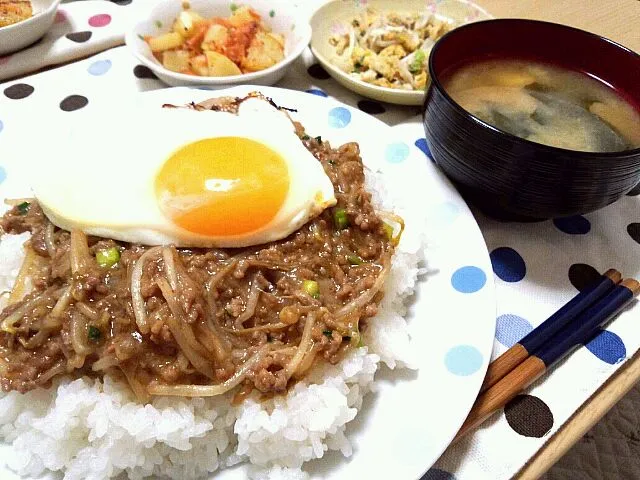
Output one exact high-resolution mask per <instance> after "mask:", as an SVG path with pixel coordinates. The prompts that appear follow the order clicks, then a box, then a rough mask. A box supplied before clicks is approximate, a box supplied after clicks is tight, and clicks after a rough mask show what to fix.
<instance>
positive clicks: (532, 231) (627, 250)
mask: <svg viewBox="0 0 640 480" xmlns="http://www.w3.org/2000/svg"><path fill="white" fill-rule="evenodd" d="M86 3H87V4H92V3H100V2H86ZM102 3H103V4H104V5H105V7H106V5H109V8H110V9H111V8H126V7H122V6H119V5H115V4H112V3H109V2H102ZM121 3H126V2H121ZM80 10H81V9H79V10H78V12H80ZM91 10H92V12H93V13H91V14H89V12H88V11H87V12H84V11H83V13H81V14H80V13H78V15H79V16H74V18H73V19H72V20H70V21H69V24H71V25H74V26H82V29H79V28H75V27H74V29H73V30H74V31H73V32H67V33H65V34H64V36H65V37H66V39H67V40H69V41H71V42H78V41H82V39H84V38H87V42H89V41H91V39H92V38H94V36H95V35H97V33H96V32H99V31H100V30H99V29H100V28H103V26H104V25H106V24H107V23H109V18H110V19H113V18H114V17H113V16H112V14H111V13H108V12H107V10H105V12H106V13H104V16H101V15H98V14H96V13H95V10H94V9H93V8H92V9H91ZM63 11H64V10H63ZM74 15H75V14H74ZM94 15H97V16H94ZM80 17H81V18H80ZM108 17H109V18H108ZM68 20H69V19H68V18H66V17H65V20H63V21H68ZM69 33H71V34H72V37H71V38H69V35H68V34H69ZM74 38H75V40H74ZM58 41H61V40H60V38H58V39H57V40H55V43H56V44H57V42H58ZM80 43H82V42H80ZM101 45H102V47H101V48H106V47H108V46H109V43H108V42H107V43H103V44H101ZM36 48H38V47H36ZM24 61H25V62H26V61H27V60H24ZM0 62H4V65H2V66H1V67H0V71H3V69H4V68H7V65H9V64H10V61H9V63H8V62H7V60H6V59H2V60H0ZM279 86H281V87H285V88H291V89H296V90H300V91H306V92H307V93H309V94H310V95H317V96H319V97H332V98H335V99H337V100H339V101H341V102H343V103H346V104H348V105H351V106H353V107H355V108H358V109H360V110H362V111H364V112H366V113H369V114H371V115H373V116H375V117H377V118H378V119H380V120H382V121H383V122H386V123H387V124H389V125H391V126H396V128H397V129H398V132H401V135H400V136H401V138H402V139H403V141H399V142H397V143H394V144H392V145H390V146H389V147H388V151H386V152H385V153H386V157H387V159H388V160H389V161H391V162H401V161H402V159H403V158H404V157H406V155H407V151H408V148H409V147H408V146H409V145H411V144H415V145H416V146H417V147H418V148H420V149H421V150H422V151H423V152H424V154H425V161H431V160H430V153H429V151H428V148H427V144H426V142H425V141H424V138H423V130H422V126H421V124H420V117H419V116H418V115H419V110H418V109H416V108H411V107H409V108H407V107H397V106H393V105H387V104H381V103H378V102H374V101H371V100H368V99H365V98H361V97H358V96H357V95H355V94H353V93H351V92H350V91H348V90H345V89H344V88H342V87H341V86H339V85H338V84H337V83H335V82H334V81H333V80H331V79H330V78H329V76H328V74H327V73H326V72H325V71H324V70H323V69H322V68H321V67H320V66H319V65H318V64H316V63H315V62H314V59H313V57H312V56H311V53H310V52H308V51H307V52H305V55H304V57H303V58H301V59H300V60H299V61H298V62H296V63H295V65H294V66H293V68H292V69H291V71H290V72H289V73H288V74H287V76H286V77H285V78H284V79H283V80H282V81H281V82H280V84H279ZM162 87H164V85H163V84H161V83H160V81H159V80H157V79H156V78H155V76H154V75H153V73H152V72H151V71H150V70H149V69H148V68H146V67H144V66H141V65H138V64H136V62H135V60H134V58H133V57H132V56H131V55H130V54H129V52H128V51H127V50H126V49H125V48H124V47H119V48H114V49H111V50H108V51H106V52H103V53H101V54H99V55H97V56H95V57H91V58H89V59H86V60H82V61H79V62H75V63H71V64H69V65H66V66H63V67H60V68H56V69H53V70H50V71H48V72H44V73H41V74H38V75H35V76H32V77H23V78H21V79H20V80H14V81H11V82H6V83H4V84H0V147H1V145H2V137H3V135H12V134H13V133H12V132H13V131H16V130H18V129H20V128H26V127H25V125H23V124H18V123H17V124H15V125H14V124H12V119H14V118H18V117H21V115H18V111H19V110H21V109H29V110H30V111H33V112H35V111H37V110H38V109H60V110H62V111H64V112H68V114H69V115H72V114H73V112H74V111H76V110H79V109H83V108H86V107H87V105H91V103H92V102H93V101H94V99H98V98H101V99H104V98H109V97H110V96H115V95H118V96H126V95H133V94H136V93H138V92H141V91H148V90H154V89H158V88H162ZM349 116H350V113H349V111H348V110H346V109H340V108H338V109H336V110H335V112H333V113H332V115H331V119H330V122H332V123H333V126H334V127H340V126H341V125H343V124H345V123H348V122H349V120H350V119H349ZM5 176H6V172H5V171H4V169H3V168H2V159H1V158H0V189H1V188H2V181H3V180H4V178H5ZM2 194H3V196H6V195H8V194H9V192H5V191H3V192H2ZM638 194H640V189H636V191H632V192H631V193H630V194H629V195H628V196H626V197H625V198H623V199H621V200H620V201H619V202H617V203H616V204H614V205H611V206H609V207H607V208H605V209H603V210H600V211H598V212H595V213H591V214H588V215H585V216H576V217H571V218H564V219H557V220H554V221H546V222H540V223H530V224H518V223H501V222H498V221H495V220H492V219H490V218H487V217H485V216H484V215H482V214H481V213H479V212H474V213H475V215H476V218H477V221H478V223H479V225H480V227H481V230H482V232H483V234H484V237H485V240H486V243H487V246H488V249H489V252H490V258H491V263H492V267H493V278H488V277H487V274H485V272H483V271H482V270H478V269H476V268H474V267H465V268H463V269H460V270H458V271H457V272H456V273H455V274H454V275H453V277H452V279H451V281H452V284H453V286H454V288H456V289H457V290H459V291H461V292H474V291H476V290H477V289H478V288H480V287H481V286H482V285H484V284H485V282H487V281H495V285H496V292H497V328H496V332H495V344H494V350H493V357H496V356H497V355H499V354H501V353H502V352H503V351H505V350H506V349H507V348H509V347H510V346H512V345H513V344H514V343H515V342H517V341H518V340H519V339H520V338H522V337H523V336H524V335H526V334H527V333H528V332H530V331H531V330H532V329H533V328H535V327H536V326H537V325H538V324H540V323H541V322H542V321H543V320H544V319H545V318H547V317H548V316H549V315H550V314H552V313H553V312H554V311H555V310H557V309H558V308H559V307H560V306H561V305H563V304H564V303H566V302H567V301H568V300H569V299H570V298H571V297H572V296H574V295H575V294H576V293H577V292H578V291H579V290H581V289H583V288H584V287H585V286H586V285H588V284H589V282H590V281H592V280H593V279H594V278H595V277H597V275H598V272H603V271H605V270H606V269H608V268H618V269H620V270H621V271H622V273H623V275H624V276H625V277H626V276H638V275H640V255H639V254H638V253H639V252H640V245H639V244H640V215H639V214H638V211H639V209H638V198H637V195H638ZM417 201H418V199H417ZM487 273H488V272H487ZM639 308H640V307H637V306H636V305H633V306H632V307H631V308H629V309H627V311H625V312H623V313H622V314H621V315H620V316H619V317H618V318H617V319H616V320H615V321H614V322H612V323H611V324H610V325H609V326H607V327H606V329H605V330H603V331H602V332H601V333H600V334H599V335H598V336H597V337H596V338H595V339H593V340H592V341H591V342H589V343H588V344H587V345H586V348H581V349H579V350H578V351H576V352H575V353H574V354H573V355H572V356H571V357H570V358H568V359H566V360H565V361H563V362H562V364H561V366H560V368H557V367H556V368H554V369H553V370H552V372H551V373H550V374H548V375H546V376H545V377H543V378H542V379H540V380H539V381H538V382H537V383H536V384H534V386H533V387H532V388H530V389H529V390H527V391H526V392H525V393H524V394H522V395H519V396H518V397H517V398H515V399H514V400H513V401H511V402H510V403H509V404H508V405H507V406H506V408H505V409H504V411H502V412H500V413H499V414H497V415H495V416H494V417H493V418H492V419H491V420H489V421H488V422H487V423H486V424H485V425H483V426H482V427H481V428H480V429H479V430H477V431H476V432H475V433H473V434H471V435H469V436H467V437H465V438H464V439H463V440H462V441H460V442H459V443H458V444H457V445H455V446H454V447H451V448H449V449H448V450H447V451H446V452H445V453H444V455H443V456H442V457H441V458H440V460H439V461H438V462H437V463H436V465H435V466H434V467H433V468H432V469H431V470H429V472H427V474H426V475H425V476H424V477H423V480H453V479H457V480H484V479H487V480H501V479H508V478H510V477H512V476H513V475H514V474H515V473H516V472H517V471H518V470H519V469H520V468H522V467H523V466H524V464H525V463H526V462H527V461H528V460H529V459H530V458H531V456H532V455H534V454H535V453H536V452H537V451H538V450H539V449H540V448H541V447H542V446H543V445H544V444H545V442H546V441H547V440H548V439H549V438H550V436H551V435H552V434H553V433H554V432H555V431H556V430H557V429H558V428H559V427H560V426H561V425H562V424H563V423H565V422H566V421H567V420H568V418H569V417H570V416H571V415H572V414H573V413H574V412H575V411H576V410H577V409H578V408H579V407H580V406H581V405H582V404H583V403H584V402H585V401H586V400H587V399H588V398H589V396H590V395H591V394H593V393H594V391H595V390H596V389H597V388H598V387H600V386H601V385H602V384H603V383H604V382H605V381H606V380H607V379H608V378H609V377H610V376H611V375H612V374H613V373H614V372H615V371H616V369H617V368H619V366H620V365H621V363H622V362H624V361H625V360H626V359H627V358H629V357H630V356H631V355H632V354H633V353H635V352H636V351H637V350H638V349H639V348H640V329H638V328H637V323H636V322H637V320H636V318H637V316H638V312H639V311H640V310H639ZM478 355H479V352H477V351H473V350H472V351H467V350H465V347H458V350H452V351H450V352H449V353H448V354H447V358H446V359H445V362H446V364H447V368H448V369H449V370H450V371H451V372H453V373H454V374H457V375H462V376H464V375H467V374H469V372H470V371H469V369H472V368H473V366H474V365H479V364H480V362H481V357H480V358H479V359H478V358H475V357H477V356H478ZM461 359H462V360H461Z"/></svg>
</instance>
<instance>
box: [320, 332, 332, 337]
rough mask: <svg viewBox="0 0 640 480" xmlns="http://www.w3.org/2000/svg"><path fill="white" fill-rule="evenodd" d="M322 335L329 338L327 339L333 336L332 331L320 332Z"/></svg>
mask: <svg viewBox="0 0 640 480" xmlns="http://www.w3.org/2000/svg"><path fill="white" fill-rule="evenodd" d="M322 334H323V335H324V336H325V337H329V338H331V336H332V335H333V330H324V331H323V332H322Z"/></svg>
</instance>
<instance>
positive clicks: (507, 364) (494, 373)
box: [480, 269, 622, 393]
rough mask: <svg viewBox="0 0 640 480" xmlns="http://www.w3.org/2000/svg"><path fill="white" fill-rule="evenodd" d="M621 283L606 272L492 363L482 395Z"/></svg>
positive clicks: (619, 277)
mask: <svg viewBox="0 0 640 480" xmlns="http://www.w3.org/2000/svg"><path fill="white" fill-rule="evenodd" d="M621 280H622V274H621V273H620V272H619V271H618V270H615V269H610V270H607V271H606V272H605V273H604V274H603V275H602V277H600V279H599V280H598V281H597V282H595V283H594V284H592V285H590V286H589V287H587V288H586V289H584V290H583V291H582V292H580V293H578V294H577V295H576V296H575V297H573V298H572V299H571V300H569V302H567V303H566V304H565V305H564V306H563V307H562V308H560V309H559V310H558V311H557V312H556V313H554V314H553V315H551V316H550V317H549V318H548V319H547V320H545V321H544V322H542V323H541V324H540V325H539V326H538V327H537V328H536V329H535V330H533V331H532V332H531V333H529V334H528V335H527V336H525V337H524V338H522V340H520V341H519V342H518V343H516V344H515V345H514V346H513V347H511V348H510V349H509V350H507V351H506V352H504V353H503V354H502V355H500V356H499V357H498V358H496V359H495V360H494V361H493V362H491V364H490V365H489V368H488V369H487V374H486V376H485V378H484V383H483V384H482V387H481V388H480V392H481V393H482V392H484V391H486V390H488V389H489V388H491V387H492V386H494V385H495V384H496V383H498V382H499V381H500V380H501V379H502V378H503V377H504V376H505V375H507V374H508V373H509V372H510V371H512V370H513V369H514V368H516V367H517V366H518V365H520V364H521V363H522V362H524V361H525V360H526V359H527V358H528V357H529V355H531V353H532V352H535V351H536V350H537V349H539V348H540V347H542V346H543V345H544V344H545V342H547V341H548V340H549V339H551V338H552V337H553V336H554V335H556V334H557V333H558V332H559V331H560V330H561V329H562V328H563V327H564V326H565V325H567V324H568V323H569V322H571V321H572V320H573V319H574V318H575V317H576V316H578V315H579V314H580V312H582V311H584V310H585V309H586V308H587V307H589V306H590V305H593V304H594V303H595V302H597V301H598V300H600V299H601V298H602V297H603V296H605V295H606V294H607V293H609V292H610V291H611V290H612V289H613V287H615V286H616V285H617V284H618V283H620V281H621Z"/></svg>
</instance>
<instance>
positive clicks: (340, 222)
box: [333, 208, 349, 230]
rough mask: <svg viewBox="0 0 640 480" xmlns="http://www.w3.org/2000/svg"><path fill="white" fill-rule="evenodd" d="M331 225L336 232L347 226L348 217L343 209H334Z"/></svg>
mask: <svg viewBox="0 0 640 480" xmlns="http://www.w3.org/2000/svg"><path fill="white" fill-rule="evenodd" d="M333 223H334V224H335V226H336V228H337V229H338V230H344V229H345V228H347V227H348V226H349V217H347V211H346V210H345V209H344V208H336V209H334V210H333Z"/></svg>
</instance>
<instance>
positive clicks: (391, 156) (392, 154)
mask: <svg viewBox="0 0 640 480" xmlns="http://www.w3.org/2000/svg"><path fill="white" fill-rule="evenodd" d="M408 156H409V145H407V144H406V143H404V142H395V143H391V144H389V145H387V148H386V149H385V151H384V158H385V160H386V161H387V162H389V163H401V162H404V161H405V160H406V159H407V157H408Z"/></svg>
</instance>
